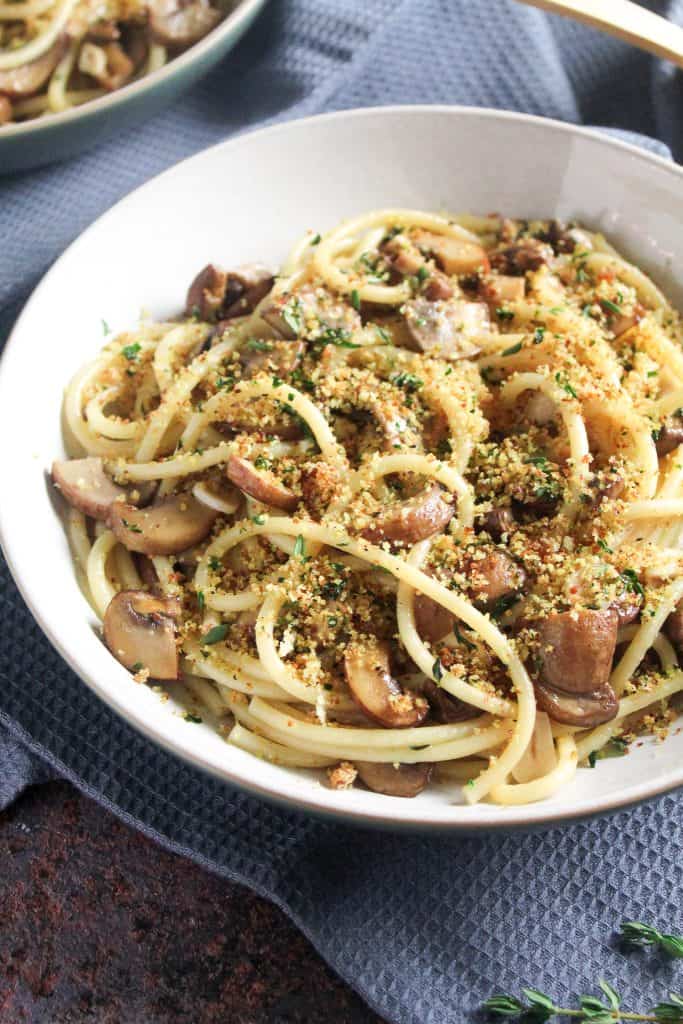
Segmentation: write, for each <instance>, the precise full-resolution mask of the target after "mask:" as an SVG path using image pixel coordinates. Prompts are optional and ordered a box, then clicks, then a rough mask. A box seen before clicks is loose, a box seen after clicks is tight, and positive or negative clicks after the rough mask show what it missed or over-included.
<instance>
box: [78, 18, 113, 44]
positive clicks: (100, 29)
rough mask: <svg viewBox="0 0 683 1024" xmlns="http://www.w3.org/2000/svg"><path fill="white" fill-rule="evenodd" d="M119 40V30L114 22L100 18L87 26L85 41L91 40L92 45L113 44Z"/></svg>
mask: <svg viewBox="0 0 683 1024" xmlns="http://www.w3.org/2000/svg"><path fill="white" fill-rule="evenodd" d="M120 38H121V30H120V29H119V27H118V25H117V24H116V22H115V21H111V20H109V19H105V18H102V19H100V20H99V21H95V22H93V24H92V25H89V26H88V33H87V35H86V40H88V39H89V40H92V41H93V42H94V43H113V42H116V40H117V39H120Z"/></svg>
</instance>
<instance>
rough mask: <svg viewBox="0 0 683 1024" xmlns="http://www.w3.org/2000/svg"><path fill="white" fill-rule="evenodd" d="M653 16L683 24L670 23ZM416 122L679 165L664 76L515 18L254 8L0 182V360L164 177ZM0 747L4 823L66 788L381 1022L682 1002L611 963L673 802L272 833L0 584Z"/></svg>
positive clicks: (314, 0) (327, 3) (284, 828)
mask: <svg viewBox="0 0 683 1024" xmlns="http://www.w3.org/2000/svg"><path fill="white" fill-rule="evenodd" d="M657 9H659V10H660V11H662V12H665V13H668V15H669V16H670V17H671V18H673V19H675V20H677V21H681V22H683V4H682V3H672V4H664V3H661V4H659V5H657ZM414 102H434V103H464V104H470V105H487V106H497V107H505V108H508V109H517V110H526V111H529V112H532V113H537V114H546V115H548V116H552V117H558V118H562V119H565V120H569V121H576V122H586V123H592V124H598V125H604V126H608V127H610V128H612V129H622V130H624V131H626V132H629V133H634V132H635V133H641V135H642V136H647V135H650V136H653V137H656V138H658V139H660V140H663V142H664V143H665V144H666V145H667V146H668V147H669V148H670V149H671V150H672V151H673V152H674V154H678V155H680V154H681V153H682V152H683V134H682V133H681V128H680V121H681V119H680V116H679V112H680V111H681V109H683V105H682V103H681V78H680V75H679V74H678V73H677V72H675V71H674V70H673V69H672V68H671V67H668V66H665V65H663V64H660V63H657V62H654V61H652V60H650V59H649V58H648V57H646V56H644V55H642V54H640V53H638V52H636V51H635V50H630V49H628V48H626V47H625V46H623V45H621V44H619V43H616V42H614V41H612V40H609V39H607V38H605V37H602V36H599V35H597V34H596V33H594V32H591V31H590V30H587V29H584V28H581V27H579V26H576V25H573V24H571V23H568V22H564V21H559V20H556V19H551V18H547V17H546V16H544V15H542V14H540V13H538V12H536V11H531V10H528V9H526V8H523V7H520V6H518V5H517V4H515V3H514V2H512V0H490V2H489V0H478V2H477V0H474V2H473V0H394V2H390V0H370V2H367V0H363V2H361V0H346V2H343V0H289V2H277V0H272V2H271V4H270V5H269V6H268V8H267V10H266V11H265V12H264V14H263V15H262V16H261V17H260V18H259V19H258V21H257V23H256V24H255V26H254V28H253V29H252V30H251V32H250V33H249V35H248V36H247V37H246V38H245V40H244V41H243V42H242V43H241V44H240V46H239V47H238V49H237V51H236V52H235V53H234V54H231V55H230V56H229V57H228V58H227V59H226V61H225V62H224V63H223V65H222V66H221V67H220V68H219V69H218V70H216V71H215V72H213V73H212V74H211V75H210V76H209V77H208V78H207V79H205V80H204V82H203V83H202V84H200V85H199V86H198V87H196V88H195V89H194V90H193V91H192V92H191V93H189V94H188V95H187V96H186V97H185V98H184V99H183V100H181V101H180V102H179V103H178V104H177V105H176V107H175V108H174V109H173V110H171V111H168V112H166V113H165V114H162V115H161V116H159V117H157V118H156V119H155V120H154V121H153V122H152V123H150V124H147V125H144V126H142V127H139V128H136V129H134V130H133V131H131V132H129V133H127V134H125V135H122V136H121V137H120V138H118V139H115V140H114V141H112V142H110V143H108V144H107V145H105V146H103V147H101V148H99V149H97V150H94V151H92V152H91V153H88V154H86V155H85V156H84V157H82V158H80V159H78V160H73V161H69V162H67V163H63V164H61V165H59V166H54V167H48V168H44V169H42V170H39V171H36V172H33V173H30V174H24V175H22V176H17V177H15V178H5V179H0V337H1V336H3V334H4V333H5V332H6V330H7V329H8V328H9V326H10V325H11V323H12V321H13V319H14V317H15V316H16V313H17V312H18V309H19V307H20V305H21V303H22V301H23V300H24V299H25V297H26V295H27V294H28V292H29V291H30V289H31V288H32V287H33V286H34V285H35V283H36V282H37V280H38V279H39V277H40V276H41V274H42V273H43V272H44V271H45V269H46V268H47V267H48V266H49V265H50V264H51V263H52V262H53V261H54V259H55V257H56V256H57V255H58V254H59V253H60V252H61V251H62V249H63V248H64V246H65V245H66V244H67V243H68V242H69V241H71V240H72V239H73V238H74V237H75V236H76V235H77V234H78V233H79V232H80V231H81V230H82V229H83V228H84V227H85V226H86V225H87V224H89V223H90V222H91V221H92V220H93V219H94V218H95V217H96V216H97V215H99V214H100V213H101V212H103V211H104V210H105V209H107V207H109V206H110V205H111V204H112V203H113V202H114V201H116V200H117V199H118V198H120V197H121V196H122V195H124V194H125V193H127V192H128V191H129V190H130V189H131V188H133V187H134V186H136V185H138V184H139V183H141V182H142V181H145V180H147V179H148V178H149V177H150V176H151V175H153V174H155V173H157V172H158V171H161V170H163V169H164V168H165V167H168V166H169V165H170V164H172V163H173V162H174V161H176V160H177V159H179V158H181V157H184V156H187V155H189V154H191V153H193V152H196V151H197V150H198V149H200V148H202V147H204V146H206V145H208V144H210V143H212V142H215V141H218V140H220V139H222V138H224V137H226V136H228V135H230V134H232V133H235V132H237V131H240V130H243V129H244V128H246V127H250V126H254V125H256V124H258V123H263V122H267V121H270V120H274V119H284V118H288V117H294V116H303V115H304V114H308V113H314V112H317V111H319V110H325V109H334V108H341V107H351V106H362V105H375V104H381V103H414ZM629 137H631V138H633V136H632V135H629ZM636 141H638V142H639V143H640V144H641V145H644V146H646V147H649V148H654V149H656V150H657V151H659V152H664V153H666V151H667V150H666V146H663V145H662V143H661V142H655V141H652V139H649V138H646V137H641V138H638V139H636ZM0 723H3V724H4V726H5V729H4V730H3V729H2V725H0V806H3V805H6V804H7V803H8V802H9V801H11V800H12V799H13V798H14V797H15V796H16V794H17V793H18V792H20V790H21V789H22V788H23V786H25V785H27V784H30V783H33V782H39V781H42V780H43V779H44V778H45V777H47V775H48V774H49V773H50V772H56V773H59V774H61V775H64V776H66V777H67V778H69V779H71V780H72V781H73V782H75V784H76V785H78V786H79V787H80V788H81V789H83V790H84V791H85V792H87V793H88V794H90V795H91V796H93V797H94V798H95V799H97V800H99V801H100V802H101V803H103V804H104V805H105V806H107V807H109V808H110V809H111V810H113V811H114V812H115V813H117V814H119V815H120V816H121V817H123V818H124V819H125V820H127V821H129V822H130V823H131V824H133V825H135V826H137V827H138V828H140V829H142V830H143V831H145V832H146V833H147V834H148V835H151V836H152V837H154V838H155V839H157V840H158V841H159V842H162V843H164V844H165V845H167V846H169V847H170V848H172V849H174V850H176V851H178V852H181V853H184V854H185V855H187V856H190V857H192V858H193V859H195V860H197V861H198V862H199V863H201V864H203V865H205V866H206V867H208V868H210V869H211V870H213V871H216V872H219V873H220V874H223V875H225V876H226V877H229V878H232V879H235V880H237V881H240V882H244V883H245V884H247V885H249V886H250V887H251V888H253V889H254V890H256V891H257V892H259V893H261V894H262V895H264V896H267V897H268V898H269V899H271V900H273V901H274V902H276V903H277V904H279V905H280V906H282V907H283V908H284V909H285V910H286V911H287V912H288V913H289V914H290V915H291V917H292V918H293V919H294V921H295V922H296V923H297V924H298V925H299V927H300V928H301V929H302V930H303V931H304V932H305V933H306V934H307V935H308V936H309V938H310V939H311V940H312V941H313V943H314V944H315V945H316V947H317V948H318V950H319V951H320V952H321V953H322V955H323V956H324V957H325V958H326V959H327V960H328V962H329V963H330V964H331V965H332V966H333V967H334V968H335V969H336V970H337V971H338V972H339V973H340V974H341V975H342V976H343V977H344V978H345V979H346V980H347V981H348V982H349V983H350V984H351V985H353V986H354V987H355V988H356V989H357V990H358V991H359V992H360V993H361V994H362V995H363V996H364V997H365V999H366V1000H367V1001H368V1002H369V1003H370V1004H371V1005H372V1006H373V1007H375V1008H376V1009H377V1010H378V1011H379V1012H380V1013H381V1014H383V1015H384V1017H386V1018H387V1019H388V1020H390V1021H396V1022H400V1024H418V1022H419V1024H446V1022H449V1024H459V1022H461V1021H464V1020H466V1019H468V1018H469V1016H470V1014H471V1013H472V1012H473V1011H474V1010H475V1009H476V1007H477V1006H478V1005H479V1004H480V1002H481V1001H482V1000H483V999H484V998H486V997H487V996H488V995H489V994H490V993H491V992H492V991H493V990H494V989H500V988H509V987H511V986H514V985H515V983H517V982H522V983H528V984H536V985H538V986H539V987H541V988H546V989H547V990H549V991H552V992H553V993H554V994H556V995H557V996H558V998H561V999H563V1000H565V1001H566V1000H567V999H569V998H570V996H571V994H572V993H576V992H584V991H588V990H590V989H591V988H592V987H594V985H595V982H596V980H597V977H598V975H602V976H604V977H607V978H609V979H610V980H611V981H612V982H613V983H614V984H615V985H616V986H617V987H618V988H620V989H621V990H622V993H623V995H624V997H625V1000H627V1001H628V1003H629V1004H630V1005H629V1008H631V1007H633V1008H639V1007H643V1006H646V1005H650V1004H651V1003H653V1002H655V1001H656V999H657V998H659V997H660V996H661V995H663V994H664V993H665V991H666V990H667V989H668V988H671V987H674V988H675V987H678V988H679V989H680V988H681V985H682V981H681V972H680V969H678V971H677V968H676V966H675V964H674V965H672V964H667V963H665V962H662V961H660V960H658V959H656V958H654V959H653V958H652V957H646V956H642V955H636V956H635V957H633V956H632V957H629V958H628V959H627V958H626V957H625V956H624V955H622V953H621V952H620V951H619V950H618V949H617V948H616V946H615V945H614V943H613V941H612V940H611V933H612V929H613V927H614V925H615V924H616V923H618V921H619V920H621V919H622V918H624V917H632V918H641V919H642V918H645V919H647V920H653V921H659V922H661V923H663V924H667V925H668V926H669V927H671V928H676V927H678V929H679V930H680V929H681V926H682V925H683V921H682V913H681V907H682V898H681V892H680V883H681V876H682V873H683V872H682V866H681V853H680V851H681V838H682V836H681V832H682V814H681V810H682V808H683V802H682V801H681V799H680V798H679V797H677V796H669V797H666V798H664V799H662V800H660V801H659V802H658V803H656V804H649V805H647V806H644V807H641V808H639V809H638V810H635V811H632V812H630V813H621V814H619V815H617V816H615V817H613V818H611V819H608V820H604V819H603V820H600V821H595V822H592V823H590V824H586V825H579V826H573V827H572V828H570V829H567V830H564V831H551V832H547V833H544V834H536V835H527V836H523V835H509V836H500V835H495V836H488V837H487V836H484V837H479V838H467V839H444V838H437V837H434V836H430V837H415V836H413V837H408V836H391V835H387V834H378V833H371V832H364V831H360V830H357V829H348V828H342V827H339V826H335V825H331V824H324V823H320V822H318V821H314V820H312V819H310V818H304V817H301V816H298V815H296V814H293V813H287V812H284V811H282V810H279V809H276V808H273V807H270V806H268V805H266V804H263V803H260V802H258V801H256V800H254V799H252V798H250V797H246V796H244V795H243V794H241V793H237V792H234V791H232V790H230V789H229V788H228V787H226V786H224V785H223V784H221V783H219V782H217V781H216V780H214V779H211V778H208V777H206V776H204V775H203V774H201V773H200V772H198V771H196V770H194V769H193V768H190V767H188V766H187V765H184V764H182V763H180V762H178V761H177V760H175V759H174V758H173V757H171V756H170V755H168V754H166V753H164V752H163V751H160V750H157V749H156V748H155V747H153V746H152V745H150V743H149V742H148V741H147V740H146V739H144V738H143V737H142V736H139V735H138V734H137V733H135V732H134V731H133V730H132V729H130V728H129V727H128V726H127V725H126V724H125V723H123V722H122V721H120V720H119V719H118V718H116V717H115V716H114V715H113V714H112V713H111V712H110V711H109V710H108V709H107V708H106V707H105V706H104V705H102V704H100V703H99V702H98V701H97V700H96V699H95V698H94V697H93V696H92V695H91V694H90V692H89V691H88V689H87V688H86V687H85V686H84V685H83V684H82V683H80V682H79V680H78V679H77V678H76V677H75V676H74V675H73V674H72V673H71V672H70V671H69V669H68V668H67V667H66V666H65V665H64V663H63V662H62V661H61V659H60V658H59V657H58V656H57V655H56V654H55V652H54V651H53V650H52V649H51V648H50V646H49V644H48V643H47V641H46V640H45V639H44V638H43V637H42V634H41V633H40V631H39V630H38V628H37V626H36V625H35V623H34V622H33V620H32V619H31V617H30V615H29V613H28V612H27V611H26V609H25V606H24V605H23V603H22V601H21V599H20V597H19V596H18V594H17V592H16V589H15V587H14V585H13V583H12V582H11V580H10V579H9V575H8V573H7V570H6V567H5V566H4V564H3V565H2V568H1V569H0ZM31 752H32V753H33V754H37V755H39V758H36V757H34V756H32V753H31Z"/></svg>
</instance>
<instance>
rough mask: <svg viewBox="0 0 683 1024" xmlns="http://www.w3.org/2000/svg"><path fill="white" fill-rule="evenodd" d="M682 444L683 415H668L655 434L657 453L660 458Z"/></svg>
mask: <svg viewBox="0 0 683 1024" xmlns="http://www.w3.org/2000/svg"><path fill="white" fill-rule="evenodd" d="M679 444H683V416H670V417H669V419H668V420H666V421H665V422H664V424H663V425H662V427H661V429H660V431H659V433H658V434H657V441H656V445H657V455H658V456H659V457H660V459H662V458H664V456H665V455H668V454H669V452H673V451H675V450H676V448H678V446H679Z"/></svg>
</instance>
